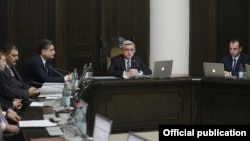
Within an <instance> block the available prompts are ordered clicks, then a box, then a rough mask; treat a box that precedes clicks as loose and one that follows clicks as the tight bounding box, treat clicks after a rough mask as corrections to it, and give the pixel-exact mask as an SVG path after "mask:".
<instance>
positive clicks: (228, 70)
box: [222, 38, 250, 77]
mask: <svg viewBox="0 0 250 141" xmlns="http://www.w3.org/2000/svg"><path fill="white" fill-rule="evenodd" d="M229 51H230V53H229V54H226V55H224V56H223V58H222V62H223V63H224V69H225V71H224V73H225V76H226V77H230V76H237V72H238V71H239V67H240V65H241V64H242V66H243V67H244V68H245V65H249V64H250V57H249V56H248V55H246V54H244V53H242V42H241V40H240V39H238V38H232V39H231V40H230V42H229Z"/></svg>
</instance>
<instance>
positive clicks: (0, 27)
mask: <svg viewBox="0 0 250 141" xmlns="http://www.w3.org/2000/svg"><path fill="white" fill-rule="evenodd" d="M8 27H9V26H8V0H1V1H0V46H1V45H3V44H5V43H6V42H7V41H8V36H9V34H8Z"/></svg>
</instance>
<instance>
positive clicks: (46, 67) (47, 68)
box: [44, 63, 49, 74]
mask: <svg viewBox="0 0 250 141" xmlns="http://www.w3.org/2000/svg"><path fill="white" fill-rule="evenodd" d="M44 67H45V70H46V72H47V74H49V66H48V64H47V63H44Z"/></svg>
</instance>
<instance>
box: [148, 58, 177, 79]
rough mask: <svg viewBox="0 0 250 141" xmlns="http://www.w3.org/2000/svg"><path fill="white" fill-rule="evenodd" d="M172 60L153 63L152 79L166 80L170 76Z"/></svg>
mask: <svg viewBox="0 0 250 141" xmlns="http://www.w3.org/2000/svg"><path fill="white" fill-rule="evenodd" d="M172 66H173V60H162V61H155V62H154V71H153V78H168V77H170V76H171V75H172Z"/></svg>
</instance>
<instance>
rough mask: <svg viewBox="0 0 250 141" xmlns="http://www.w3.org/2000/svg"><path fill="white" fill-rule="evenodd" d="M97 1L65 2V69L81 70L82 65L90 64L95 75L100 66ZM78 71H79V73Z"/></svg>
mask: <svg viewBox="0 0 250 141" xmlns="http://www.w3.org/2000/svg"><path fill="white" fill-rule="evenodd" d="M99 2H100V1H98V0H85V1H82V0H75V1H66V4H65V5H66V9H65V10H66V11H65V13H66V16H65V24H64V27H65V35H64V37H65V41H66V44H65V45H66V46H65V48H66V50H65V51H66V52H65V58H67V61H66V64H65V65H66V67H67V68H74V67H76V68H79V69H81V70H82V67H83V65H84V63H87V62H92V63H93V65H94V70H95V72H94V73H95V74H96V73H98V70H99V65H100V61H99V60H100V57H99V49H100V48H99V45H98V39H99V38H100V37H101V35H100V34H101V32H100V27H101V22H100V20H99V19H101V17H100V12H99V10H98V9H100V8H101V7H99V5H98V4H99ZM81 70H80V71H81Z"/></svg>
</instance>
